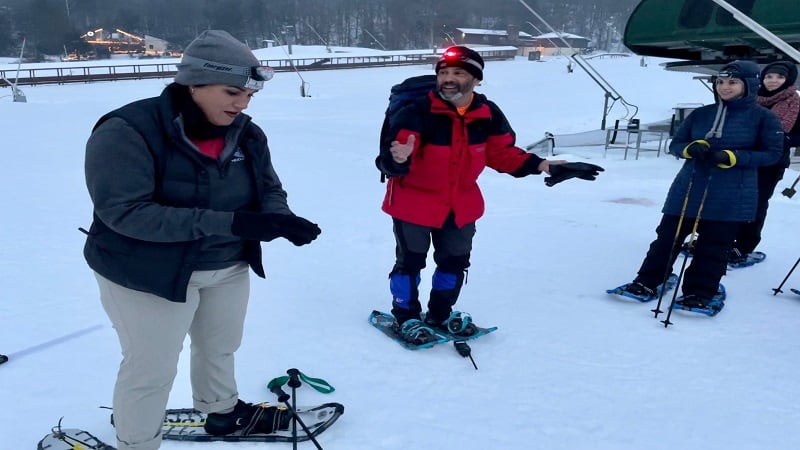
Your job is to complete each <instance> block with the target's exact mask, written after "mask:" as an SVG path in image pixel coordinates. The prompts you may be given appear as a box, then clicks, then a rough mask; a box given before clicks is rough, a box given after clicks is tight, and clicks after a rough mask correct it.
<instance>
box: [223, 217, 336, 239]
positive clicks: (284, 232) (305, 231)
mask: <svg viewBox="0 0 800 450" xmlns="http://www.w3.org/2000/svg"><path fill="white" fill-rule="evenodd" d="M231 232H232V233H233V234H234V235H235V236H239V237H242V238H245V239H251V240H256V241H264V242H269V241H271V240H273V239H275V238H278V237H284V238H286V239H288V240H289V241H290V242H291V243H292V244H294V245H297V246H300V245H305V244H308V243H309V242H311V241H313V240H314V239H316V238H317V236H319V234H320V233H321V232H322V230H320V229H319V227H318V226H317V225H316V224H314V223H312V222H310V221H308V220H306V219H304V218H302V217H298V216H295V215H291V214H272V213H259V212H252V211H236V212H235V213H233V223H232V224H231Z"/></svg>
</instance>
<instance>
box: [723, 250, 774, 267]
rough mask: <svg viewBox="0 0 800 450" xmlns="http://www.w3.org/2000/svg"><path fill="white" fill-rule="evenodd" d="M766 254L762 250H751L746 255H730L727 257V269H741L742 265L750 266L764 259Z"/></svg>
mask: <svg viewBox="0 0 800 450" xmlns="http://www.w3.org/2000/svg"><path fill="white" fill-rule="evenodd" d="M766 257H767V255H766V254H765V253H764V252H753V253H748V254H746V255H738V252H737V255H733V254H732V255H731V257H730V258H729V259H728V268H729V269H741V268H743V267H750V266H752V265H754V264H758V263H760V262H761V261H764V259H766Z"/></svg>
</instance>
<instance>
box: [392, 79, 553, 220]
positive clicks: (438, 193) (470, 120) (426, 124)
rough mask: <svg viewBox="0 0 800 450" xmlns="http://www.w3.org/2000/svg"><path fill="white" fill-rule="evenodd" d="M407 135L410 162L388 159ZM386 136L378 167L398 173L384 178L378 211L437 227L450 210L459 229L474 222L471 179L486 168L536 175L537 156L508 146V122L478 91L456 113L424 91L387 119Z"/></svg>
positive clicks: (479, 201) (480, 207)
mask: <svg viewBox="0 0 800 450" xmlns="http://www.w3.org/2000/svg"><path fill="white" fill-rule="evenodd" d="M412 134H413V135H414V136H415V138H416V144H415V148H414V151H413V152H412V154H411V158H410V159H409V161H410V163H409V162H406V163H405V164H397V163H394V162H393V161H391V154H390V153H389V146H390V143H391V141H392V140H397V141H399V142H406V141H407V139H408V136H409V135H412ZM388 136H389V138H387V139H386V141H385V142H382V143H381V158H382V159H383V165H384V166H394V167H395V168H397V169H399V170H395V171H394V172H395V173H394V174H390V175H396V174H398V173H402V175H400V176H390V178H389V181H388V183H387V185H386V195H385V197H384V200H383V207H382V209H383V211H384V212H386V213H387V214H389V215H390V216H392V217H394V218H396V219H400V220H403V221H406V222H410V223H413V224H417V225H422V226H429V227H436V228H438V227H441V226H442V225H443V224H444V221H445V219H446V218H447V216H448V214H450V212H451V211H453V212H454V213H455V221H456V225H458V226H459V227H462V226H464V225H466V224H468V223H472V222H475V221H476V220H478V218H480V217H481V216H482V215H483V212H484V201H483V195H481V191H480V189H479V188H478V183H477V180H478V176H479V175H480V174H481V172H482V171H483V169H484V167H486V166H488V167H491V168H492V169H495V170H497V171H498V172H502V173H509V174H511V175H513V176H516V177H522V176H526V175H530V174H533V173H540V172H539V171H538V169H537V167H538V165H539V162H541V161H542V159H541V158H539V157H538V156H536V155H534V154H531V153H526V152H525V151H524V150H522V149H520V148H518V147H516V146H515V145H514V142H515V139H516V137H515V134H514V131H513V130H512V129H511V126H510V125H509V123H508V120H506V117H505V116H504V115H503V113H502V111H500V108H498V107H497V105H495V104H494V103H493V102H491V101H489V100H487V99H486V96H484V95H482V94H475V96H474V98H473V101H472V104H471V105H470V106H469V109H468V110H467V112H466V113H465V114H464V115H463V116H460V115H459V114H458V112H457V111H456V109H455V107H454V106H453V105H451V104H450V103H447V102H444V101H443V100H442V99H441V98H439V97H438V96H437V95H436V94H435V93H433V92H430V93H429V94H428V96H427V98H424V97H423V98H420V99H418V100H416V101H414V102H413V103H412V104H410V105H408V106H406V107H405V108H403V109H401V110H400V111H399V112H398V113H397V114H396V116H395V117H392V118H390V123H389V133H388ZM529 160H530V161H529ZM409 164H410V165H409ZM404 166H405V167H404Z"/></svg>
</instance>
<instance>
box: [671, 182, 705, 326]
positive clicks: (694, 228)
mask: <svg viewBox="0 0 800 450" xmlns="http://www.w3.org/2000/svg"><path fill="white" fill-rule="evenodd" d="M709 186H711V174H710V173H709V175H708V180H707V181H706V188H705V189H704V190H703V197H702V198H701V199H700V206H698V207H697V217H695V218H694V225H693V226H692V235H691V237H690V238H689V245H691V244H694V237H695V236H696V235H697V227H698V226H699V225H700V216H701V214H702V213H703V206H705V204H706V197H708V187H709ZM688 260H689V255H684V257H683V264H682V265H681V272H680V273H679V274H678V283H677V284H676V285H675V292H673V293H672V301H671V302H670V303H669V309H668V310H667V317H666V318H665V319H664V320H662V321H661V323H663V324H664V328H667V327H668V326H670V325H672V322H670V321H669V318H670V316H672V310H673V309H674V308H675V299H676V298H677V297H678V286H680V284H681V279H682V278H683V273H684V271H685V270H686V261H688ZM662 291H663V289H662Z"/></svg>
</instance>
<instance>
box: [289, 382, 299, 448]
mask: <svg viewBox="0 0 800 450" xmlns="http://www.w3.org/2000/svg"><path fill="white" fill-rule="evenodd" d="M286 374H287V375H289V381H288V382H287V384H288V385H289V387H290V388H292V407H293V408H294V410H295V411H297V388H299V387H300V384H301V383H300V376H299V375H300V371H299V370H297V369H294V368H292V369H289V370H287V371H286ZM295 418H296V416H295ZM295 418H293V419H292V449H294V450H297V421H296V420H295Z"/></svg>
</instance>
